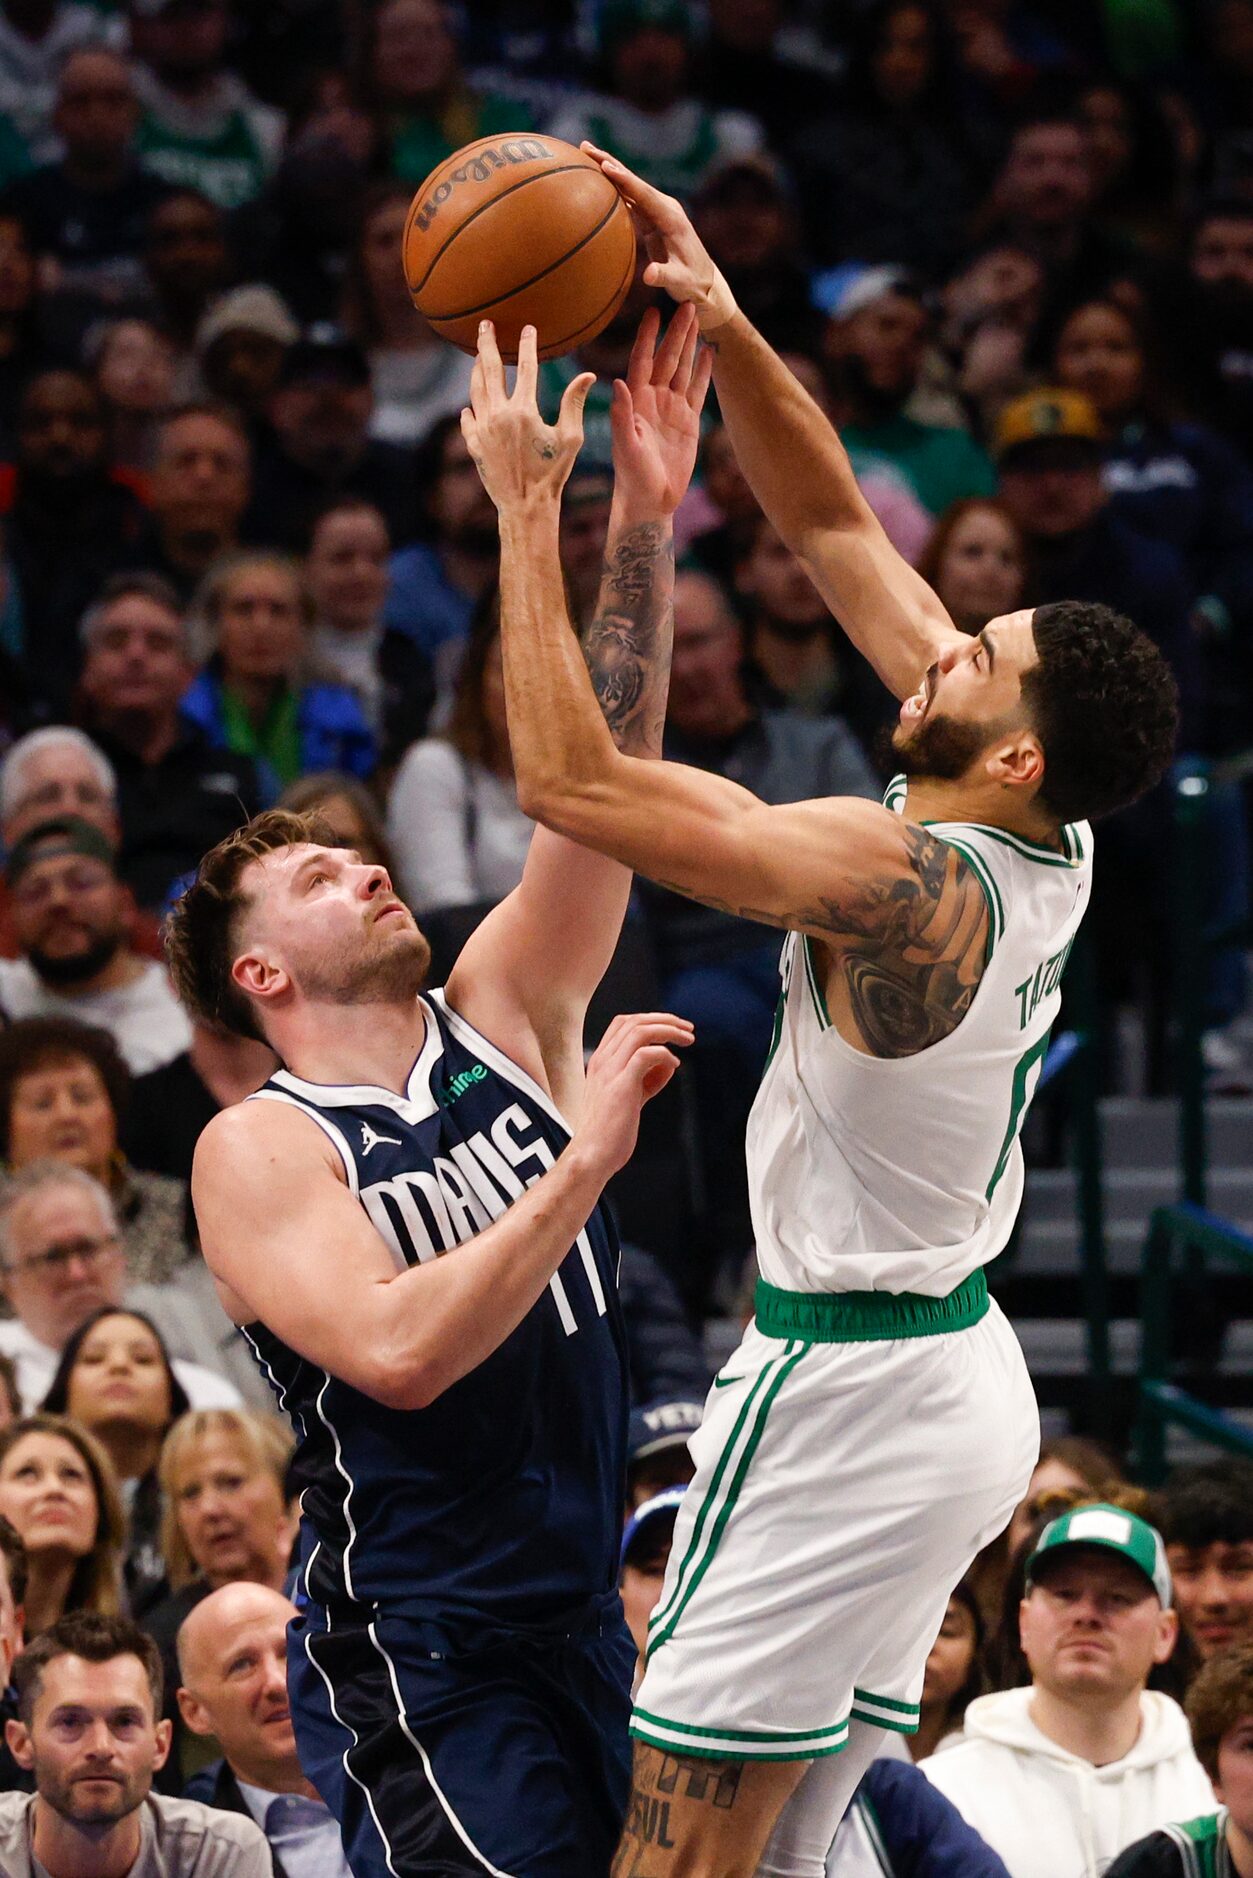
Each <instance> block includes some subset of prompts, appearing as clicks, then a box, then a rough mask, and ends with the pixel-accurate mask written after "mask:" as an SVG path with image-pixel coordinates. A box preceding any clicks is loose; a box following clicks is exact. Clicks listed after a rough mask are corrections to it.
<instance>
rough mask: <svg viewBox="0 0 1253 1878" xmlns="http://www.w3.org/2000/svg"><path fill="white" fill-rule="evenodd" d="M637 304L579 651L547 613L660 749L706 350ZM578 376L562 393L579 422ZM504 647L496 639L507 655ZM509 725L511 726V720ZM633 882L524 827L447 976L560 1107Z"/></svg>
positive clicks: (615, 868)
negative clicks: (497, 899) (519, 868)
mask: <svg viewBox="0 0 1253 1878" xmlns="http://www.w3.org/2000/svg"><path fill="white" fill-rule="evenodd" d="M660 324H661V322H660V318H659V316H658V314H657V313H656V312H651V313H649V314H647V315H646V316H645V318H644V321H643V323H642V324H641V327H640V332H639V336H638V338H637V340H636V343H635V347H634V349H633V351H632V354H631V360H630V365H629V368H628V372H627V376H626V379H625V380H619V381H618V382H617V384H616V385H615V386H614V394H613V407H612V424H613V447H614V496H613V505H612V511H611V515H610V524H609V534H608V539H607V542H606V550H605V564H604V571H603V576H602V579H601V586H600V593H599V596H598V600H597V606H596V612H595V616H594V618H593V620H592V623H591V625H590V626H589V627H588V630H587V633H586V635H585V641H584V647H583V651H582V652H580V651H579V646H578V642H577V640H576V639H575V636H574V634H573V631H572V630H571V628H570V626H569V623H568V619H567V615H566V611H565V598H564V593H562V594H561V595H560V596H559V609H560V610H559V615H558V617H559V619H560V621H561V624H562V630H563V632H564V633H565V635H566V638H567V641H568V649H569V651H570V653H571V656H572V657H574V658H575V659H576V660H580V659H582V660H585V662H586V667H587V671H588V673H589V675H590V678H591V683H592V688H593V691H594V692H595V695H596V698H597V700H598V702H599V705H600V709H601V712H602V714H603V717H604V721H605V723H606V724H607V726H608V728H609V732H610V734H611V736H612V737H613V739H614V741H615V742H616V744H617V746H618V747H619V748H620V749H622V750H624V751H628V752H630V753H631V754H632V755H634V756H638V757H659V756H660V755H661V732H662V726H663V724H664V722H665V714H666V693H667V690H668V687H669V680H670V645H671V637H672V628H673V595H674V546H673V529H672V525H671V517H672V515H673V512H674V510H675V508H676V507H677V506H678V503H679V501H680V500H681V498H682V496H683V493H684V491H685V490H686V488H687V484H688V480H689V478H690V476H691V473H692V467H693V464H694V462H695V458H696V446H697V441H698V438H699V433H700V410H701V405H702V403H703V402H704V397H705V392H706V390H707V389H708V384H709V366H710V361H709V360H708V359H707V358H701V359H698V358H697V341H698V333H697V328H696V322H695V319H694V317H692V316H691V315H690V314H689V313H688V312H687V310H686V309H685V310H684V312H683V314H682V315H681V316H676V318H675V319H674V320H672V321H671V323H670V328H669V330H668V331H667V333H666V334H665V336H664V338H662V340H661V343H660V344H658V335H659V329H660ZM590 382H591V381H590V378H584V379H580V380H577V381H576V383H575V385H574V386H573V387H571V390H570V392H568V393H567V400H568V402H567V405H566V412H567V423H569V422H574V423H575V424H576V425H577V423H578V416H577V413H578V412H579V411H581V409H582V401H583V397H584V396H585V395H586V390H587V387H588V385H589V384H590ZM509 657H510V651H509V640H508V639H506V640H505V659H506V663H507V662H508V660H509ZM511 735H512V726H511ZM630 888H631V880H630V874H629V872H628V871H627V870H625V869H624V868H622V867H621V866H619V865H617V864H615V863H614V862H612V861H610V860H608V859H606V858H605V857H604V856H603V855H599V854H595V853H593V852H591V851H590V850H589V849H586V848H583V847H580V846H577V845H575V844H573V843H571V842H569V841H567V840H565V839H564V838H562V837H561V836H560V835H558V834H555V833H553V831H552V830H550V829H544V828H540V829H538V830H537V831H536V834H535V836H534V837H533V839H532V842H531V847H530V851H529V853H528V856H527V862H526V868H525V871H524V874H523V878H522V883H521V885H520V886H519V888H518V890H517V891H516V892H515V893H513V894H511V895H510V896H509V898H508V899H507V900H505V901H504V902H503V903H502V904H501V905H500V906H499V907H498V908H496V910H495V911H494V912H493V913H492V914H491V915H489V917H488V918H487V919H486V920H485V921H484V922H483V924H482V926H481V927H480V928H479V930H478V932H476V933H475V935H474V936H473V938H472V939H471V940H470V941H469V943H468V944H467V946H466V947H465V950H464V951H463V953H462V956H461V958H460V960H459V961H458V963H457V966H456V969H455V971H454V973H453V975H452V977H451V978H450V980H449V985H448V995H449V998H450V1000H451V1001H452V1003H453V1005H454V1008H456V1009H458V1010H462V1011H464V1013H465V1015H466V1016H467V1017H469V1018H471V1021H473V1022H475V1023H476V1024H478V1026H479V1028H481V1029H486V1030H487V1031H488V1034H489V1035H491V1036H492V1037H493V1038H495V1039H496V1040H498V1041H499V1042H500V1043H501V1044H502V1047H504V1048H505V1049H507V1050H508V1051H509V1054H510V1055H512V1056H513V1057H514V1058H515V1060H516V1061H522V1062H526V1061H527V1058H528V1056H530V1057H531V1058H535V1057H538V1058H539V1059H540V1061H539V1062H536V1061H533V1060H532V1061H531V1062H528V1063H527V1066H528V1067H530V1068H532V1070H533V1072H534V1073H540V1074H541V1079H542V1080H545V1081H546V1082H547V1084H548V1086H549V1087H550V1088H551V1089H552V1092H553V1094H554V1096H555V1097H556V1099H557V1101H558V1103H559V1106H561V1108H562V1109H563V1112H566V1113H569V1114H571V1115H573V1114H574V1113H575V1112H576V1111H577V1106H578V1090H579V1084H580V1081H581V1075H582V1056H581V1042H582V1025H583V1016H584V1013H585V1011H586V1009H587V1004H588V1000H589V999H590V997H591V995H592V993H593V991H594V990H595V989H596V986H597V985H598V984H599V983H600V980H601V978H602V976H603V975H604V972H605V968H606V966H607V965H608V963H609V960H610V958H611V957H612V955H613V950H614V947H615V945H616V944H617V941H618V935H619V932H620V931H621V928H622V919H623V915H624V913H625V911H626V904H627V898H628V895H629V893H630Z"/></svg>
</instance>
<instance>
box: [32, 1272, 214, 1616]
mask: <svg viewBox="0 0 1253 1878" xmlns="http://www.w3.org/2000/svg"><path fill="white" fill-rule="evenodd" d="M43 1406H44V1409H45V1411H46V1412H47V1413H49V1414H53V1415H69V1416H71V1417H72V1418H73V1419H74V1421H75V1422H77V1423H78V1424H79V1426H80V1427H82V1428H85V1429H86V1430H87V1432H88V1433H89V1434H91V1435H94V1436H95V1437H96V1439H97V1441H99V1443H100V1445H101V1447H102V1448H103V1449H104V1450H105V1452H106V1454H107V1455H108V1456H109V1459H110V1460H111V1461H112V1463H113V1468H114V1472H115V1473H116V1475H117V1478H118V1481H119V1483H120V1485H121V1490H122V1496H123V1499H124V1501H125V1502H126V1506H127V1509H128V1514H129V1518H128V1522H127V1524H128V1537H127V1546H126V1557H125V1560H124V1562H123V1579H124V1583H125V1588H126V1601H127V1604H128V1606H129V1609H130V1613H131V1616H132V1617H142V1616H143V1614H144V1613H145V1612H146V1611H147V1610H149V1609H150V1608H151V1607H152V1606H153V1605H154V1604H156V1603H157V1602H159V1600H160V1599H161V1598H163V1597H164V1596H165V1595H166V1593H167V1592H168V1590H169V1583H168V1580H167V1578H166V1575H165V1561H164V1558H163V1556H162V1552H161V1487H160V1482H159V1481H158V1478H157V1462H158V1460H159V1459H160V1455H161V1445H162V1442H163V1441H164V1440H165V1437H166V1434H167V1433H168V1432H169V1429H170V1427H171V1425H172V1424H173V1423H174V1422H175V1421H176V1420H177V1419H178V1417H179V1416H180V1415H184V1414H186V1412H187V1409H188V1407H189V1403H188V1400H187V1391H186V1390H185V1389H184V1388H183V1385H182V1383H181V1382H180V1381H179V1380H178V1377H177V1376H176V1375H175V1374H174V1370H173V1367H172V1365H171V1363H170V1356H169V1351H168V1350H167V1349H166V1347H165V1343H164V1340H163V1339H162V1336H161V1333H160V1331H159V1330H158V1329H157V1327H156V1325H155V1324H154V1323H153V1322H152V1320H151V1318H149V1317H145V1316H144V1314H143V1312H142V1311H131V1310H122V1309H119V1308H117V1307H115V1306H113V1305H107V1304H106V1305H104V1306H102V1307H101V1309H100V1310H98V1311H93V1312H92V1314H91V1316H90V1317H89V1318H87V1320H86V1321H85V1322H84V1323H83V1324H80V1326H79V1328H78V1329H77V1330H76V1331H75V1332H74V1335H73V1336H72V1337H71V1338H70V1340H69V1342H68V1343H67V1344H66V1346H65V1348H64V1350H63V1351H62V1353H61V1361H60V1363H59V1364H58V1366H57V1373H56V1375H55V1376H54V1377H53V1379H52V1386H51V1388H50V1389H49V1390H48V1393H47V1395H46V1396H45V1397H44V1401H43Z"/></svg>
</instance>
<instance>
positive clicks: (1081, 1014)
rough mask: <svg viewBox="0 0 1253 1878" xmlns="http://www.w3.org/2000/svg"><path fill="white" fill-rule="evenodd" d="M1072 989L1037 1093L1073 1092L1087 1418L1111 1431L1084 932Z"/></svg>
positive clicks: (1098, 1141)
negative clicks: (1068, 1019) (1067, 1020)
mask: <svg viewBox="0 0 1253 1878" xmlns="http://www.w3.org/2000/svg"><path fill="white" fill-rule="evenodd" d="M1066 990H1067V993H1068V997H1067V1004H1068V1009H1069V1015H1071V1016H1072V1017H1073V1018H1074V1022H1073V1023H1072V1024H1071V1025H1070V1026H1069V1027H1068V1028H1067V1029H1066V1030H1064V1031H1062V1032H1061V1034H1060V1035H1059V1036H1058V1037H1056V1038H1055V1039H1054V1041H1053V1043H1052V1044H1051V1045H1050V1048H1049V1051H1048V1054H1047V1056H1046V1057H1045V1059H1044V1067H1043V1069H1042V1070H1041V1072H1040V1081H1039V1084H1038V1085H1037V1090H1036V1093H1037V1094H1039V1093H1040V1092H1041V1091H1042V1090H1044V1089H1046V1088H1048V1087H1049V1086H1050V1085H1051V1084H1058V1085H1064V1086H1065V1088H1066V1092H1067V1095H1068V1097H1069V1113H1068V1123H1069V1129H1070V1144H1071V1159H1072V1161H1073V1164H1074V1169H1075V1179H1076V1183H1077V1189H1078V1193H1077V1197H1078V1203H1079V1275H1080V1285H1081V1289H1082V1294H1083V1311H1084V1318H1085V1327H1086V1337H1087V1354H1088V1403H1087V1414H1086V1416H1085V1420H1086V1422H1087V1425H1088V1427H1089V1428H1090V1429H1091V1431H1092V1433H1093V1434H1097V1435H1108V1434H1109V1433H1110V1431H1111V1428H1112V1423H1113V1408H1114V1405H1113V1394H1112V1388H1111V1380H1110V1349H1109V1272H1108V1263H1107V1258H1106V1246H1105V1183H1104V1146H1103V1140H1102V1132H1101V1110H1100V1102H1099V1096H1100V1076H1101V1067H1100V1042H1099V1036H1098V1006H1097V995H1096V963H1095V959H1094V957H1093V953H1092V948H1091V945H1090V944H1089V943H1088V942H1087V941H1086V939H1085V938H1084V936H1083V935H1082V934H1080V937H1079V940H1078V941H1077V943H1076V945H1075V948H1074V951H1073V952H1072V953H1071V956H1070V964H1069V967H1068V970H1067V974H1066Z"/></svg>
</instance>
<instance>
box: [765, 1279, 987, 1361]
mask: <svg viewBox="0 0 1253 1878" xmlns="http://www.w3.org/2000/svg"><path fill="white" fill-rule="evenodd" d="M987 1308H988V1281H987V1279H986V1278H985V1277H984V1275H983V1268H982V1266H980V1267H979V1268H978V1270H976V1271H973V1272H971V1274H970V1276H969V1278H966V1279H964V1280H963V1281H962V1283H961V1284H960V1285H958V1287H957V1289H956V1291H950V1292H949V1294H948V1296H947V1297H946V1298H924V1297H923V1296H922V1295H921V1294H920V1293H919V1292H917V1291H780V1290H778V1289H777V1287H776V1286H774V1285H768V1284H767V1283H766V1281H765V1279H764V1278H759V1279H758V1280H757V1301H756V1316H757V1328H758V1330H760V1331H761V1332H762V1334H763V1336H766V1337H804V1338H805V1339H806V1340H807V1341H808V1342H809V1343H887V1342H890V1341H892V1340H893V1339H895V1338H897V1337H938V1336H942V1335H943V1334H945V1333H946V1332H947V1331H950V1330H969V1328H970V1326H971V1325H972V1324H977V1323H978V1322H979V1319H980V1318H981V1317H983V1316H984V1315H985V1314H986V1312H987Z"/></svg>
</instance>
